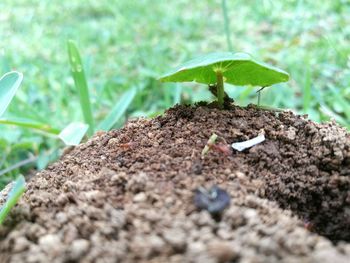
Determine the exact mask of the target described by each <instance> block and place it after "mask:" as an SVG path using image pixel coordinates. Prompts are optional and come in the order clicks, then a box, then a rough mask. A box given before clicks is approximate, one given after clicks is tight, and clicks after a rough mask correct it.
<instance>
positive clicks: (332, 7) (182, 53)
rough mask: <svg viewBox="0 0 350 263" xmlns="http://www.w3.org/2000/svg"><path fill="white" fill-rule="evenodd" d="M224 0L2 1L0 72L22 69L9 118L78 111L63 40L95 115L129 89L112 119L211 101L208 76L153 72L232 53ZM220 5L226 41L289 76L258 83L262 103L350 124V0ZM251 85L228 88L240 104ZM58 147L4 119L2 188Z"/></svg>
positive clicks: (71, 116)
mask: <svg viewBox="0 0 350 263" xmlns="http://www.w3.org/2000/svg"><path fill="white" fill-rule="evenodd" d="M222 7H223V6H222V1H221V0H176V1H154V0H135V1H132V0H131V1H130V0H114V1H112V0H86V1H77V0H70V1H67V0H2V1H1V2H0V75H3V74H4V73H5V72H7V71H10V70H17V71H20V72H22V73H23V74H24V81H23V83H22V86H21V87H20V90H19V92H18V93H17V95H16V97H15V99H14V101H13V102H12V103H11V105H10V108H9V109H8V111H7V113H6V114H7V116H16V117H23V118H28V119H31V120H35V121H38V122H41V123H47V124H49V125H52V126H54V127H58V128H61V129H62V128H63V127H65V126H66V125H67V124H68V123H70V122H72V121H81V120H82V113H81V110H80V105H79V99H78V95H77V90H76V88H75V86H74V82H73V78H72V76H71V72H70V66H69V60H68V55H67V40H68V39H73V40H75V41H76V43H77V44H78V46H79V50H80V53H81V56H82V59H83V62H84V68H85V70H86V76H87V79H88V84H89V90H90V96H91V101H92V107H93V112H94V118H95V119H96V120H97V121H98V120H101V119H103V118H104V117H105V116H106V115H107V114H108V113H109V111H110V110H111V109H112V108H113V106H114V105H115V104H116V103H117V102H118V101H119V98H120V97H121V95H122V94H124V93H125V91H127V90H129V89H130V88H136V89H137V95H136V97H135V98H134V100H133V102H132V103H131V105H130V106H129V107H128V110H127V111H126V113H125V114H123V118H122V119H121V120H120V121H119V122H118V124H117V125H115V127H120V126H121V125H122V124H123V122H124V121H125V119H127V118H131V117H136V116H155V115H157V114H161V113H162V112H163V111H164V110H165V109H167V108H169V107H171V106H172V105H174V104H175V103H186V102H187V103H190V102H195V101H200V100H211V99H213V98H212V97H211V95H210V93H209V92H208V91H207V89H206V88H205V87H204V86H201V85H196V84H186V83H185V84H181V85H180V84H171V83H166V84H161V83H159V82H158V81H157V77H159V76H160V75H162V74H163V73H165V72H166V71H168V70H169V69H171V68H173V67H174V66H177V65H178V64H180V63H182V62H184V61H186V60H188V59H191V58H194V57H196V56H200V55H202V54H205V53H208V52H214V51H228V49H229V48H228V44H227V39H226V34H225V23H224V16H223V8H222ZM226 7H227V9H226V10H227V13H228V25H229V28H230V38H231V41H232V49H233V51H236V52H238V51H242V52H248V53H250V54H251V55H253V57H255V58H256V59H257V60H260V61H265V62H267V63H270V64H273V65H275V66H277V67H279V68H281V69H284V70H286V71H287V72H289V73H290V74H291V80H290V81H289V82H288V83H286V84H281V85H276V86H274V87H272V88H268V89H266V90H264V91H263V93H262V104H264V105H269V106H272V107H279V108H289V109H292V110H294V111H295V112H297V113H301V114H309V116H310V118H311V119H313V120H315V121H325V120H329V119H330V118H332V119H335V120H336V121H337V122H338V123H339V124H340V125H342V126H345V127H347V128H350V103H349V101H350V55H349V54H350V1H349V0H324V1H322V2H319V1H311V0H308V1H306V0H304V1H302V0H284V1H273V0H235V1H233V0H232V1H227V4H226ZM256 90H257V88H251V87H248V88H246V87H245V88H242V87H232V86H226V91H227V92H228V93H229V94H230V95H231V96H232V97H233V98H234V99H235V101H236V103H237V104H239V105H246V104H249V103H256V100H257V95H256ZM63 146H64V145H63V144H62V142H60V141H58V140H56V139H55V138H51V137H50V136H48V135H47V134H43V133H40V132H36V131H33V130H31V129H23V128H19V127H14V126H5V125H0V151H1V155H0V188H1V187H2V186H3V185H4V184H5V183H6V182H8V180H9V179H11V178H13V177H15V176H16V175H18V173H20V172H22V173H28V171H29V170H30V169H32V168H35V169H39V170H40V169H42V168H44V167H45V166H46V165H47V163H48V162H50V161H52V160H54V159H55V158H57V157H58V156H59V154H60V150H61V149H62V148H63ZM23 161H24V162H27V163H28V164H27V165H25V166H22V164H23V163H21V162H23ZM16 166H21V168H20V169H15V167H16Z"/></svg>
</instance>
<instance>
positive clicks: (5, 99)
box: [0, 71, 23, 116]
mask: <svg viewBox="0 0 350 263" xmlns="http://www.w3.org/2000/svg"><path fill="white" fill-rule="evenodd" d="M22 80H23V74H22V73H19V72H16V71H12V72H8V73H6V74H5V75H4V76H2V78H1V79H0V116H2V115H3V114H4V112H5V110H6V109H7V107H8V106H9V104H10V102H11V101H12V99H13V97H14V96H15V94H16V91H17V89H18V88H19V86H20V85H21V82H22Z"/></svg>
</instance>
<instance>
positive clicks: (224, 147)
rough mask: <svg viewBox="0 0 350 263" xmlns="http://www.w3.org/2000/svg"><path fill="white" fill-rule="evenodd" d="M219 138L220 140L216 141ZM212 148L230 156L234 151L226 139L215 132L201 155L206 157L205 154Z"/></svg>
mask: <svg viewBox="0 0 350 263" xmlns="http://www.w3.org/2000/svg"><path fill="white" fill-rule="evenodd" d="M219 140H220V142H218V143H216V142H217V141H219ZM210 149H213V150H215V151H217V152H220V153H223V154H224V155H226V156H229V155H231V153H232V151H231V147H230V146H229V145H228V144H227V143H226V141H225V139H224V138H221V137H218V136H217V135H216V134H215V133H213V134H212V136H210V138H209V140H208V142H207V144H206V145H205V147H204V149H203V151H202V155H201V156H202V159H203V158H204V157H205V155H206V154H207V153H208V151H209V150H210Z"/></svg>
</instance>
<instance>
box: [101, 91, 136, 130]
mask: <svg viewBox="0 0 350 263" xmlns="http://www.w3.org/2000/svg"><path fill="white" fill-rule="evenodd" d="M136 91H137V90H136V88H131V89H130V90H128V91H127V92H125V93H124V94H123V95H122V96H121V98H120V99H119V101H118V103H117V104H116V105H115V106H114V107H113V109H112V111H111V112H110V113H109V114H108V116H107V117H106V118H105V119H104V120H103V121H102V122H101V123H100V125H99V126H98V130H103V131H109V130H110V129H111V128H112V127H113V126H114V125H115V124H116V123H117V122H118V121H119V119H120V118H121V117H122V116H123V115H124V113H125V111H126V110H127V109H128V107H129V105H130V103H131V102H132V101H133V99H134V98H135V96H136Z"/></svg>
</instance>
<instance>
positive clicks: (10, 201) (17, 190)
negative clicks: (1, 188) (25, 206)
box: [0, 175, 26, 224]
mask: <svg viewBox="0 0 350 263" xmlns="http://www.w3.org/2000/svg"><path fill="white" fill-rule="evenodd" d="M25 184H26V182H25V179H24V177H23V176H22V175H20V176H19V177H18V178H17V180H16V181H15V182H14V183H13V186H12V189H11V191H10V192H9V194H8V197H7V199H6V202H5V204H4V205H3V206H2V207H1V210H0V224H2V223H3V222H4V220H5V218H6V216H7V215H8V213H9V212H10V210H11V208H12V207H14V206H15V205H16V204H17V201H18V199H19V198H20V197H21V195H22V194H23V193H24V191H25V189H26V188H25Z"/></svg>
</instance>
